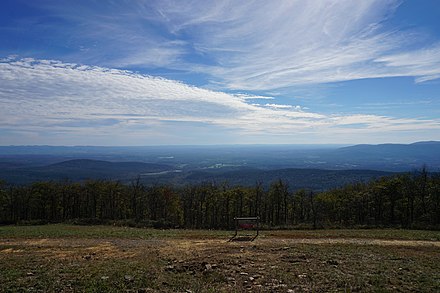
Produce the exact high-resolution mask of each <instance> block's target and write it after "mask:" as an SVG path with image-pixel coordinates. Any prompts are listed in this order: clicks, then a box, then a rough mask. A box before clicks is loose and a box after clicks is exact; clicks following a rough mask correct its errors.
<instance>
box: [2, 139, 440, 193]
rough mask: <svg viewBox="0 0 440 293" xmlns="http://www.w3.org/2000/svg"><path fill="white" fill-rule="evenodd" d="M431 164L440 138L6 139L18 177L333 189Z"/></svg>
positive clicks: (433, 167) (437, 165)
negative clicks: (264, 141) (85, 142)
mask: <svg viewBox="0 0 440 293" xmlns="http://www.w3.org/2000/svg"><path fill="white" fill-rule="evenodd" d="M424 165H426V166H427V168H428V170H429V171H431V172H438V171H439V170H440V142H439V141H421V142H416V143H412V144H378V145H369V144H362V145H354V146H344V147H340V146H328V145H327V146H323V147H321V148H319V146H316V145H315V146H310V147H306V146H301V147H298V146H294V145H293V146H292V145H268V146H264V145H249V146H245V145H238V146H219V147H216V146H157V147H153V146H151V147H51V146H19V147H13V146H9V147H7V146H3V147H1V146H0V179H4V180H6V181H8V182H10V183H17V184H21V183H31V182H33V181H38V180H63V179H66V178H68V179H70V180H73V181H82V180H86V179H110V180H121V181H124V182H127V181H130V180H133V179H134V178H136V177H141V178H142V180H143V181H144V182H145V183H148V184H155V183H175V184H179V185H184V184H191V183H198V182H200V181H205V180H206V181H216V182H222V181H228V182H230V183H231V184H246V185H249V184H255V181H264V182H265V183H270V181H273V180H276V179H278V178H281V179H283V180H287V181H289V182H290V184H291V185H292V186H313V187H314V188H317V189H319V188H320V185H321V187H322V188H327V187H329V186H334V185H337V186H339V183H340V182H345V183H347V182H358V181H366V180H369V179H371V178H375V177H377V176H382V175H386V174H391V173H390V172H411V171H414V170H416V169H420V168H421V167H422V166H424ZM310 170H312V171H310ZM313 170H319V171H313ZM310 178H313V179H310ZM332 178H333V179H332ZM332 180H334V181H335V184H333V183H332V182H331V181H332ZM303 183H304V184H303Z"/></svg>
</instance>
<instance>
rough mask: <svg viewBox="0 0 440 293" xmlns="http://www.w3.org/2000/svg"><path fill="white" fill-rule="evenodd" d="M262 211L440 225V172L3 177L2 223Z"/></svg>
mask: <svg viewBox="0 0 440 293" xmlns="http://www.w3.org/2000/svg"><path fill="white" fill-rule="evenodd" d="M238 216H242V217H248V216H259V217H260V223H261V225H262V227H265V228H295V227H298V228H332V227H333V228H335V227H340V228H342V227H401V228H422V229H439V228H440V174H439V173H428V172H427V170H426V169H425V168H422V169H421V170H419V171H417V172H413V173H407V174H399V175H395V176H387V177H382V178H378V179H376V180H372V181H370V182H363V183H355V184H349V185H346V186H343V187H341V188H336V189H332V190H328V191H325V192H319V193H315V192H313V191H311V190H305V189H301V190H290V189H289V186H288V185H287V183H286V182H284V181H282V180H277V181H274V182H272V184H271V185H270V187H269V188H264V187H263V184H262V182H256V184H255V186H253V187H243V186H229V185H228V184H227V183H223V184H215V183H213V182H206V183H200V184H196V185H188V186H186V187H175V186H173V185H171V184H165V185H155V186H145V185H143V184H142V183H141V181H140V180H139V178H138V179H136V180H133V181H132V182H131V183H130V184H122V183H121V182H118V181H106V180H89V181H85V182H69V181H64V182H53V181H48V182H35V183H33V184H30V185H21V186H14V185H8V184H7V183H6V182H0V223H1V224H26V223H28V224H32V223H57V222H75V223H83V224H104V223H116V224H121V225H130V226H145V227H156V228H195V229H231V228H233V227H234V217H238Z"/></svg>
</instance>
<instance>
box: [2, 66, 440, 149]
mask: <svg viewBox="0 0 440 293" xmlns="http://www.w3.org/2000/svg"><path fill="white" fill-rule="evenodd" d="M0 84H1V85H2V86H1V87H0V131H2V130H3V132H5V131H6V132H9V133H10V132H29V131H32V132H35V133H40V134H41V135H44V136H47V135H49V134H52V135H56V136H62V135H63V134H65V135H67V136H68V137H70V138H72V139H73V138H75V139H77V140H80V141H81V140H82V141H84V140H85V141H87V140H88V139H95V138H97V137H107V138H108V139H109V138H111V139H113V140H114V141H117V142H119V144H124V143H126V142H125V141H127V140H126V139H124V138H127V136H128V137H130V138H133V139H139V138H140V137H146V136H147V137H149V138H151V139H154V141H158V142H161V141H162V142H168V141H167V140H166V139H163V138H162V137H163V136H166V135H167V133H172V135H174V140H173V141H174V143H176V142H177V143H178V142H181V141H185V140H184V139H186V138H187V137H191V138H192V140H191V141H192V143H194V142H198V143H203V141H204V138H203V136H202V135H201V133H200V131H202V132H203V133H208V135H214V134H215V133H217V132H221V131H226V132H228V135H229V140H228V142H231V140H233V139H234V138H235V139H237V138H240V139H242V138H245V137H246V135H249V136H252V135H260V136H266V137H270V136H273V135H282V136H291V138H290V139H291V141H290V142H295V141H296V135H298V134H300V133H314V134H315V136H316V137H315V139H319V136H320V135H321V134H322V133H326V134H330V133H335V134H337V133H346V131H351V132H356V131H359V132H369V133H382V132H384V133H386V132H390V131H393V130H400V131H414V130H436V131H438V130H440V122H439V121H438V120H427V119H397V118H392V117H385V116H376V115H356V114H352V115H324V114H320V113H314V112H311V111H305V110H306V109H305V108H301V107H300V106H290V105H282V104H276V103H270V104H264V105H261V104H255V103H254V104H252V103H251V102H250V101H252V100H253V99H265V98H267V97H261V96H255V97H254V96H250V95H243V94H238V95H234V94H228V93H224V92H218V91H211V90H206V89H201V88H197V87H194V86H188V85H186V84H183V83H181V82H177V81H174V80H168V79H164V78H157V77H151V76H146V75H140V74H136V73H133V72H130V71H122V70H115V69H108V68H102V67H96V66H84V65H76V64H67V63H62V62H59V61H53V60H34V59H22V60H14V59H3V60H2V61H0ZM176 122H177V123H176ZM341 127H342V128H343V129H342V128H341ZM214 129H215V131H213V130H214ZM197 131H199V133H196V132H197ZM294 134H295V135H294ZM219 137H221V135H219ZM176 138H177V140H176ZM4 139H6V137H4ZM33 139H34V138H33ZM179 139H180V140H179ZM218 139H220V138H218ZM31 141H34V140H31ZM267 141H268V142H270V139H269V140H267ZM77 143H80V142H77ZM127 143H134V142H132V141H130V142H129V141H127ZM143 144H145V141H144V142H143Z"/></svg>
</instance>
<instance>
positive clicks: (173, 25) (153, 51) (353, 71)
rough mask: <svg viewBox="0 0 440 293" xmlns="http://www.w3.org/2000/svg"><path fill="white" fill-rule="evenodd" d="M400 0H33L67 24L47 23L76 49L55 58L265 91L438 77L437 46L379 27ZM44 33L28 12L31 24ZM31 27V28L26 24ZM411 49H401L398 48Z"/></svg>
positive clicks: (412, 34) (439, 58) (221, 86)
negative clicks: (204, 77) (95, 0)
mask: <svg viewBox="0 0 440 293" xmlns="http://www.w3.org/2000/svg"><path fill="white" fill-rule="evenodd" d="M400 3H401V1H400V0H362V1H352V0H323V1H319V0H310V1H309V0H284V1H283V0H281V1H266V0H253V1H252V0H250V1H236V0H223V1H215V0H213V1H207V0H193V1H174V0H162V1H149V0H144V1H135V2H130V3H129V4H130V5H128V4H127V3H126V2H118V1H115V2H113V1H112V2H106V3H105V5H91V4H90V3H87V4H81V3H78V2H75V1H70V2H69V1H67V2H65V3H63V5H60V4H59V3H56V2H47V3H39V8H40V9H41V8H43V7H44V8H45V9H46V11H47V12H48V13H49V15H52V16H54V17H58V18H61V19H64V20H67V22H68V23H70V24H71V25H70V26H64V25H62V24H61V25H60V27H59V28H51V29H52V30H53V31H51V33H52V34H54V35H57V36H58V37H59V38H61V39H63V38H64V36H69V37H68V38H67V39H65V42H66V43H68V44H69V47H70V49H72V51H75V48H76V49H77V52H76V53H69V55H68V56H63V57H64V58H62V59H64V60H78V62H80V63H86V64H98V65H100V66H104V67H113V68H114V67H117V68H127V67H128V68H130V67H136V68H139V67H141V68H155V67H162V68H167V69H171V70H179V71H182V72H187V73H188V72H189V73H193V72H199V73H204V74H208V75H210V76H211V78H210V80H211V82H212V84H211V87H212V88H214V87H215V88H218V89H225V88H228V89H238V90H270V89H280V88H284V87H291V86H295V85H303V84H320V83H329V82H339V81H347V80H354V79H364V78H376V77H393V76H412V77H415V80H416V82H424V81H428V80H432V79H437V78H439V76H440V56H439V52H440V50H439V49H440V45H438V44H432V45H426V44H425V46H422V45H419V44H418V41H419V40H418V38H419V37H418V35H417V31H402V30H399V28H392V27H391V28H390V27H387V25H386V21H387V20H388V19H389V18H391V17H392V16H393V13H394V11H395V10H396V9H398V7H399V4H400ZM41 23H43V27H42V30H41V32H46V29H47V27H46V26H45V25H44V21H41V20H40V19H36V20H35V22H34V23H32V29H35V30H36V32H37V33H40V31H39V30H38V27H39V26H40V25H41ZM34 27H35V28H34ZM409 47H411V48H416V49H411V50H408V49H406V48H409Z"/></svg>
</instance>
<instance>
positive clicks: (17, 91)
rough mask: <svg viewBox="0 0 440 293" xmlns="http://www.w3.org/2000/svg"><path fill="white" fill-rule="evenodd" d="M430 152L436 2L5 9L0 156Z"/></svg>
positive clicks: (435, 125)
mask: <svg viewBox="0 0 440 293" xmlns="http://www.w3.org/2000/svg"><path fill="white" fill-rule="evenodd" d="M424 140H440V1H438V0H417V1H416V0H411V1H410V0H408V1H397V0H362V1H356V0H333V1H332V0H290V1H282V0H277V1H266V0H261V1H250V0H249V1H246V0H244V1H236V0H231V1H228V0H223V1H220V0H217V1H210V0H200V1H189V0H188V1H177V0H176V1H167V0H157V1H156V0H145V1H142V0H137V1H135V0H133V1H130V0H125V1H123V0H121V1H111V0H108V1H107V0H96V1H94V0H87V1H85V0H76V1H67V0H53V1H43V0H33V1H28V0H27V1H22V0H2V1H0V145H102V146H106V145H109V146H111V145H121V146H130V145H210V144H214V145H216V144H358V143H372V144H378V143H411V142H416V141H424Z"/></svg>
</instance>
